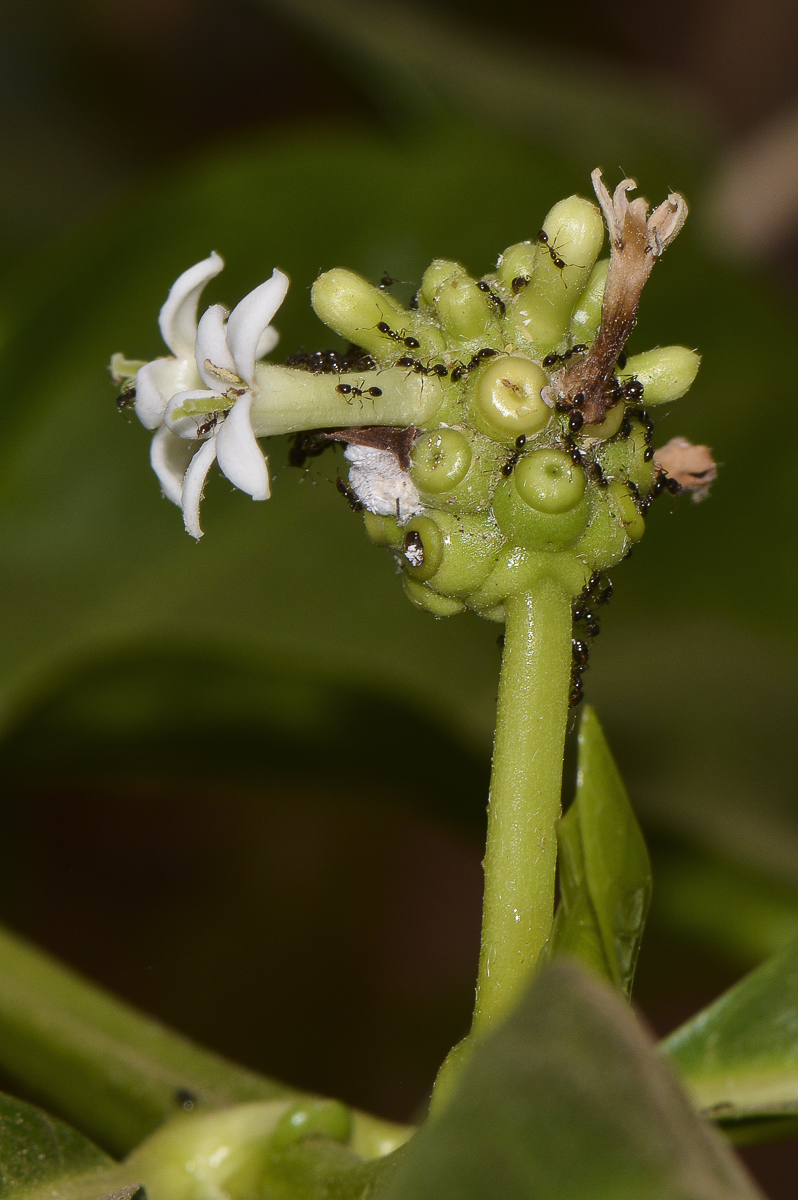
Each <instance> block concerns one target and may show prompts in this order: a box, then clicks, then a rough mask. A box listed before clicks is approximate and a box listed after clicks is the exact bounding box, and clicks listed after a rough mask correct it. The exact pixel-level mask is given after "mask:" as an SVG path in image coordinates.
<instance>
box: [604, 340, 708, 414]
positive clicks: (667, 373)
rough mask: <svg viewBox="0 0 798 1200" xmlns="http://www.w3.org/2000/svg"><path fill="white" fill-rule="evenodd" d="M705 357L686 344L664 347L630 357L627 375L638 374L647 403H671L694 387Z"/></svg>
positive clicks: (637, 377)
mask: <svg viewBox="0 0 798 1200" xmlns="http://www.w3.org/2000/svg"><path fill="white" fill-rule="evenodd" d="M700 363H701V356H700V355H699V354H696V352H695V350H688V349H687V348H686V347H685V346H661V347H660V348H659V349H658V350H647V351H646V353H645V354H634V355H633V356H632V357H631V358H629V359H627V361H626V366H625V367H624V369H623V374H624V375H634V376H635V378H636V379H637V380H639V382H640V383H642V385H643V402H644V403H645V404H646V405H649V404H667V403H668V402H669V401H671V400H678V399H680V397H682V396H683V395H684V394H685V392H686V391H688V390H689V388H690V387H691V386H692V383H693V380H694V379H695V377H696V375H697V374H698V368H699V366H700Z"/></svg>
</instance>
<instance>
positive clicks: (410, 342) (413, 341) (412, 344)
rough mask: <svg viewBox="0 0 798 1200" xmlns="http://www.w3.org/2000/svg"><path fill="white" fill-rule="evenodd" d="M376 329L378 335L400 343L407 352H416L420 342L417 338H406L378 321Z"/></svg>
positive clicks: (386, 323) (385, 323)
mask: <svg viewBox="0 0 798 1200" xmlns="http://www.w3.org/2000/svg"><path fill="white" fill-rule="evenodd" d="M377 328H378V329H379V331H380V333H384V334H385V336H386V337H389V338H393V340H394V341H395V342H402V343H403V344H404V345H405V346H407V348H408V350H418V348H419V346H420V345H421V342H420V341H419V340H418V338H414V337H406V336H405V335H404V334H402V333H397V332H396V330H395V329H391V327H390V325H389V324H388V322H387V321H378V322H377Z"/></svg>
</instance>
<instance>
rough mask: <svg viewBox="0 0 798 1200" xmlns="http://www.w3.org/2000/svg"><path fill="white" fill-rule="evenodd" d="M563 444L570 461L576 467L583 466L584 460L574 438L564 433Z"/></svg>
mask: <svg viewBox="0 0 798 1200" xmlns="http://www.w3.org/2000/svg"><path fill="white" fill-rule="evenodd" d="M563 445H564V446H565V449H566V451H567V452H568V457H569V458H570V459H571V462H572V463H574V464H575V465H576V466H577V467H583V466H584V465H585V460H584V458H583V457H582V451H581V450H580V449H579V447H578V446H577V444H576V442H575V441H574V439H573V438H572V437H569V436H568V434H566V435H565V437H564V438H563Z"/></svg>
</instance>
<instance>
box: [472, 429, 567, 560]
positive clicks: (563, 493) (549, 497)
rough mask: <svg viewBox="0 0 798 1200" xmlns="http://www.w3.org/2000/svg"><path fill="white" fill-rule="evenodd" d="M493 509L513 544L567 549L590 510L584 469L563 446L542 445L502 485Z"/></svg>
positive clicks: (532, 547)
mask: <svg viewBox="0 0 798 1200" xmlns="http://www.w3.org/2000/svg"><path fill="white" fill-rule="evenodd" d="M493 511H494V514H495V516H496V520H497V521H498V522H499V525H500V527H501V529H502V532H503V533H505V534H506V536H507V537H508V538H509V540H510V541H511V542H512V544H513V545H515V546H523V547H526V548H527V549H530V550H546V549H548V550H560V549H565V548H566V547H567V546H570V545H571V544H572V543H573V542H574V541H575V540H576V539H577V538H578V537H579V535H580V534H581V533H582V531H583V530H584V528H585V525H586V524H587V521H588V517H589V515H590V502H589V498H588V495H587V492H586V480H585V475H584V472H583V471H582V470H581V469H580V468H579V467H578V466H576V464H575V463H573V462H572V461H571V459H570V458H569V457H568V455H567V454H565V453H564V452H563V451H562V450H554V449H551V450H536V451H534V452H533V453H532V454H529V455H527V456H526V457H524V458H522V459H521V460H520V462H518V463H517V464H516V467H515V469H514V471H513V473H512V475H511V476H510V477H509V478H508V479H505V480H503V481H502V482H501V483H500V484H499V486H498V488H497V489H496V492H495V493H494V496H493Z"/></svg>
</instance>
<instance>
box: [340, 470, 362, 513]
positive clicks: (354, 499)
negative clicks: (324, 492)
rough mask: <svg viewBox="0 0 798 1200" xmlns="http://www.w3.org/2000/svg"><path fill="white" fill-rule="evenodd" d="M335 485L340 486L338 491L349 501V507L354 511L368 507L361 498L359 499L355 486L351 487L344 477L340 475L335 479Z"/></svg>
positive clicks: (360, 510)
mask: <svg viewBox="0 0 798 1200" xmlns="http://www.w3.org/2000/svg"><path fill="white" fill-rule="evenodd" d="M335 486H336V487H337V488H338V491H339V492H340V493H341V495H342V496H344V497H345V498H346V499H347V500H348V501H349V507H350V508H351V509H352V512H362V511H363V509H364V508H365V507H366V506H365V504H364V503H363V501H362V500H361V499H359V497H358V494H357V492H356V491H355V490H354V488H351V487H350V486H349V484H348V483H347V482H346V480H345V479H342V478H341V476H340V475H339V476H338V478H337V479H336V481H335Z"/></svg>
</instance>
